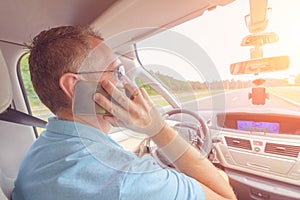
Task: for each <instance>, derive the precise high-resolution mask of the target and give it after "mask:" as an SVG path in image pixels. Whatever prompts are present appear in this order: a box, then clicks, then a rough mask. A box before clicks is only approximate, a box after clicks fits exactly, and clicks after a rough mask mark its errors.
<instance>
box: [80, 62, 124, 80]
mask: <svg viewBox="0 0 300 200" xmlns="http://www.w3.org/2000/svg"><path fill="white" fill-rule="evenodd" d="M105 72H111V73H113V75H114V78H115V79H116V81H122V79H123V77H124V76H125V68H124V65H120V66H118V68H117V69H115V70H103V71H91V72H88V71H81V72H74V74H95V73H105Z"/></svg>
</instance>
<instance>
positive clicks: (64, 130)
mask: <svg viewBox="0 0 300 200" xmlns="http://www.w3.org/2000/svg"><path fill="white" fill-rule="evenodd" d="M46 129H47V131H50V132H54V133H59V134H62V135H69V136H73V137H80V138H85V139H89V140H92V141H96V142H97V141H103V140H107V141H108V142H111V143H114V144H115V145H117V146H120V145H119V144H118V143H116V142H115V141H114V140H113V139H111V138H110V137H109V136H108V135H107V134H105V133H103V132H102V131H101V130H99V129H96V128H94V127H92V126H88V125H85V124H82V123H80V122H75V121H67V120H60V119H57V117H50V118H49V119H48V123H47V126H46Z"/></svg>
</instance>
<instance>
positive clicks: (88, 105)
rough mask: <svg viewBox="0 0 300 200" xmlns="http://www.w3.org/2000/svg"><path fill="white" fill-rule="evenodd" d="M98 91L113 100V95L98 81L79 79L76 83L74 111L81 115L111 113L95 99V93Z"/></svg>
mask: <svg viewBox="0 0 300 200" xmlns="http://www.w3.org/2000/svg"><path fill="white" fill-rule="evenodd" d="M96 92H97V93H101V94H102V95H104V96H105V97H106V98H107V99H109V100H112V97H111V96H110V95H109V94H108V93H107V92H106V91H105V90H104V89H103V88H102V86H101V85H100V84H99V83H98V82H90V81H78V82H77V83H76V84H75V90H74V98H73V113H74V114H80V115H93V114H102V115H110V113H109V112H108V111H107V110H105V109H104V108H103V107H101V106H100V105H98V104H97V103H96V102H95V101H94V94H95V93H96Z"/></svg>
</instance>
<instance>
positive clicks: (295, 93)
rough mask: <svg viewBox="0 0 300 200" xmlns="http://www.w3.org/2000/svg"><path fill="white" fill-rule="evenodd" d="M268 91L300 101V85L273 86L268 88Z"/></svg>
mask: <svg viewBox="0 0 300 200" xmlns="http://www.w3.org/2000/svg"><path fill="white" fill-rule="evenodd" d="M268 91H269V93H270V94H274V95H279V96H281V97H284V98H287V99H289V100H292V101H295V102H297V103H300V87H282V88H276V87H271V88H268Z"/></svg>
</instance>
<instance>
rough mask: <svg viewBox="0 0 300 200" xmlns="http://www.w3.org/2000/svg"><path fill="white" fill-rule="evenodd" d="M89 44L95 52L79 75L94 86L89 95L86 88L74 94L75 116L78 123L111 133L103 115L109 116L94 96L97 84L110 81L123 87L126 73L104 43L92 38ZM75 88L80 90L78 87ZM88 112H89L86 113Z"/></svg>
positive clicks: (80, 79)
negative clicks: (95, 100)
mask: <svg viewBox="0 0 300 200" xmlns="http://www.w3.org/2000/svg"><path fill="white" fill-rule="evenodd" d="M89 42H90V45H91V47H92V48H93V50H91V52H90V53H89V54H88V56H87V57H86V59H85V60H84V61H83V62H82V65H81V66H80V68H79V70H78V72H77V74H78V81H85V82H86V81H88V82H92V83H93V84H92V86H91V87H92V88H89V89H88V90H90V89H91V90H90V91H91V92H88V94H87V91H86V89H85V88H83V89H81V90H76V92H75V93H74V97H73V98H74V99H73V115H74V117H75V120H76V121H80V122H84V123H85V122H87V123H88V124H89V125H92V126H94V127H96V128H99V129H101V130H102V131H103V132H109V130H110V129H111V125H110V123H109V122H107V121H105V120H104V118H103V114H107V112H106V111H105V110H104V109H103V108H101V107H99V106H98V105H96V103H95V102H94V101H93V94H94V92H95V89H96V87H97V86H96V85H97V83H101V82H102V81H103V80H109V81H110V82H112V83H113V84H115V85H116V86H118V87H119V86H122V78H123V75H124V71H122V72H123V73H121V72H120V71H118V70H119V69H121V68H122V67H120V66H122V63H121V62H120V60H119V59H118V58H117V56H116V55H115V54H113V52H112V50H111V49H110V48H109V47H108V46H107V45H105V43H104V42H103V41H101V40H99V39H95V38H91V39H90V40H89ZM77 84H78V83H77ZM75 87H77V89H78V88H79V86H78V85H76V86H75ZM100 87H101V86H100ZM89 96H90V97H89ZM89 98H90V99H89ZM108 98H109V97H108ZM85 108H87V109H85ZM86 110H88V111H87V112H86ZM108 114H109V113H108Z"/></svg>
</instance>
